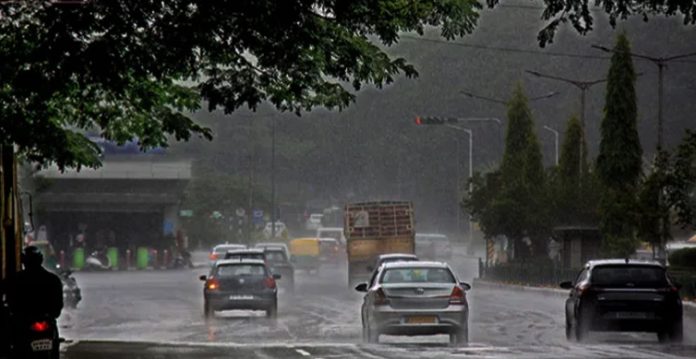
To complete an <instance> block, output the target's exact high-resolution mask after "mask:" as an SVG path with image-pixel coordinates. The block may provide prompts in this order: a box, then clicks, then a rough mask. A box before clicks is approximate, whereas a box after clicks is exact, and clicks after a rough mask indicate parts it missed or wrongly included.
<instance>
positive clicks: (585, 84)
mask: <svg viewBox="0 0 696 359" xmlns="http://www.w3.org/2000/svg"><path fill="white" fill-rule="evenodd" d="M526 72H527V73H529V74H532V75H534V76H536V77H542V78H546V79H550V80H556V81H561V82H565V83H567V84H571V85H573V86H575V87H577V88H578V89H580V130H581V131H580V154H579V157H578V158H579V159H580V160H579V161H578V162H579V163H578V166H579V170H578V175H579V176H582V170H583V168H582V163H583V158H582V157H583V153H584V152H585V151H584V147H583V146H584V143H585V98H586V93H587V90H589V89H590V87H592V86H594V85H596V84H600V83H602V82H605V81H607V79H599V80H592V81H580V80H574V79H569V78H565V77H560V76H553V75H546V74H542V73H540V72H537V71H531V70H526Z"/></svg>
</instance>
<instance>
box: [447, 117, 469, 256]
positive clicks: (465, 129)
mask: <svg viewBox="0 0 696 359" xmlns="http://www.w3.org/2000/svg"><path fill="white" fill-rule="evenodd" d="M445 126H446V127H448V128H451V129H453V130H457V131H462V132H465V133H466V134H467V135H469V181H468V182H469V189H468V192H469V195H471V192H472V191H473V189H474V188H473V183H471V180H472V179H473V177H474V133H473V131H471V130H470V129H468V128H462V127H459V126H454V125H449V124H448V125H445ZM457 143H459V142H458V141H457ZM457 167H459V165H458V164H457ZM457 189H459V182H457ZM457 196H459V194H458V193H457ZM457 205H459V198H457ZM468 215H469V229H468V232H469V233H468V235H467V236H468V237H469V248H471V246H472V245H473V241H474V237H473V233H474V232H473V228H472V227H473V225H472V223H473V221H472V216H471V213H469V214H468ZM457 217H459V216H457ZM457 221H459V219H457Z"/></svg>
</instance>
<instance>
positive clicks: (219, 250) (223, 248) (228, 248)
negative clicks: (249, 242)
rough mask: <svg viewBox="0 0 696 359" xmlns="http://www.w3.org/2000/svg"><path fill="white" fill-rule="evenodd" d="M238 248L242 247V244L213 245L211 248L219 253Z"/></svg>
mask: <svg viewBox="0 0 696 359" xmlns="http://www.w3.org/2000/svg"><path fill="white" fill-rule="evenodd" d="M238 249H244V246H223V247H215V249H213V252H215V253H218V254H220V253H225V252H227V251H234V250H238Z"/></svg>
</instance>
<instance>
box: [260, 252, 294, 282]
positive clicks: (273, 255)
mask: <svg viewBox="0 0 696 359" xmlns="http://www.w3.org/2000/svg"><path fill="white" fill-rule="evenodd" d="M263 250H264V252H265V253H264V254H265V256H266V264H267V265H268V267H269V268H270V270H271V272H272V273H277V274H280V275H281V276H283V280H282V281H281V282H280V286H281V287H282V288H285V289H287V290H289V291H290V292H293V291H294V290H295V267H294V266H293V265H292V263H291V262H290V259H289V258H288V252H287V247H286V248H283V247H272V246H269V247H265V248H264V249H263Z"/></svg>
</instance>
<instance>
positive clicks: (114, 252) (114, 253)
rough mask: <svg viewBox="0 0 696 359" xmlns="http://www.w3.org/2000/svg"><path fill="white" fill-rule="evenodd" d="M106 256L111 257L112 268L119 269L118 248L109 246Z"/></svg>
mask: <svg viewBox="0 0 696 359" xmlns="http://www.w3.org/2000/svg"><path fill="white" fill-rule="evenodd" d="M106 257H107V258H109V263H111V269H114V270H116V269H118V248H116V247H109V248H108V249H107V250H106Z"/></svg>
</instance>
